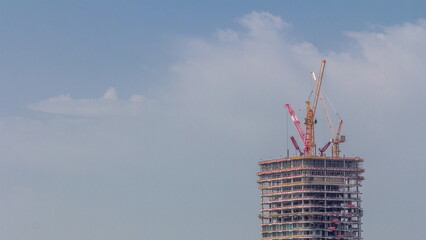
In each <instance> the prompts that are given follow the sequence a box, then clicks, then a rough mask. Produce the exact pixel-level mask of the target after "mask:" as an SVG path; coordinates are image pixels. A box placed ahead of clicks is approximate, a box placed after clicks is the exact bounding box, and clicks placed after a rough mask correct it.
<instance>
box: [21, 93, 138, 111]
mask: <svg viewBox="0 0 426 240" xmlns="http://www.w3.org/2000/svg"><path fill="white" fill-rule="evenodd" d="M143 101H144V98H143V97H142V96H140V95H132V97H131V98H130V100H120V99H118V97H117V93H116V90H115V88H113V87H110V88H108V89H107V90H106V92H105V94H104V95H103V97H102V98H99V99H74V98H72V97H71V96H69V95H59V96H56V97H52V98H49V99H47V100H43V101H41V102H39V103H36V104H31V105H29V108H30V109H31V110H34V111H40V112H46V113H55V114H64V115H74V116H84V117H98V116H108V115H118V114H138V113H140V112H141V110H142V107H143Z"/></svg>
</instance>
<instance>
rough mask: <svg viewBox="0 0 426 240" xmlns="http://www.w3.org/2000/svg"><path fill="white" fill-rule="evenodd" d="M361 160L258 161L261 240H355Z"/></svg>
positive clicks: (358, 223) (358, 224)
mask: <svg viewBox="0 0 426 240" xmlns="http://www.w3.org/2000/svg"><path fill="white" fill-rule="evenodd" d="M363 161H364V160H363V159H362V158H358V157H354V158H349V157H322V156H295V157H288V158H280V159H272V160H266V161H261V162H259V165H260V172H258V173H257V175H258V176H259V177H260V179H259V180H258V181H257V182H258V183H259V188H260V190H261V202H260V204H261V210H260V212H261V213H260V214H259V218H260V219H261V239H262V240H279V239H293V240H302V239H304V240H306V239H312V240H325V239H345V240H361V239H362V237H361V232H362V231H361V217H362V208H361V192H360V187H361V182H362V180H364V177H363V176H361V175H362V173H363V172H364V169H363V167H362V163H363Z"/></svg>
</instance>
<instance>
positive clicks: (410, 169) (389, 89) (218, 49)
mask: <svg viewBox="0 0 426 240" xmlns="http://www.w3.org/2000/svg"><path fill="white" fill-rule="evenodd" d="M424 9H426V3H425V2H423V1H404V2H402V1H368V3H367V2H366V1H351V0H348V1H333V0H330V1H327V2H324V1H322V2H321V1H308V0H300V1H291V0H265V1H254V0H253V1H251V0H248V1H221V0H218V1H203V2H200V1H189V0H188V1H185V0H182V1H179V2H172V1H161V0H157V1H30V0H28V1H19V2H18V1H1V2H0V29H1V31H0V83H1V88H0V156H1V158H0V196H1V197H0V213H1V214H0V223H1V224H0V225H1V226H2V227H1V231H0V237H1V238H2V239H11V240H22V239H33V240H39V239H40V240H42V239H43V240H53V239H55V240H56V239H61V240H76V239H78V240H86V239H87V240H88V239H105V240H114V239H128V240H133V239H152V240H157V239H158V240H163V239H170V240H184V239H185V240H186V239H196V238H202V239H204V240H217V239H223V240H227V239H232V240H239V239H241V240H242V239H244V240H255V239H259V237H260V234H259V230H260V228H259V223H260V221H259V219H258V218H257V215H258V211H259V208H260V206H259V196H258V195H259V190H258V188H257V183H256V180H257V176H256V172H257V171H258V170H259V169H258V165H257V162H258V161H259V160H261V159H262V160H265V159H270V158H278V157H281V156H284V155H285V154H286V151H287V148H290V152H292V153H293V152H294V149H292V148H291V147H290V146H288V145H289V144H288V142H289V141H288V137H289V136H290V135H296V134H297V133H296V131H295V129H294V127H293V125H292V124H291V122H289V118H288V115H287V113H286V110H285V108H284V104H286V103H289V104H291V105H292V106H293V107H294V108H295V109H297V113H298V115H299V118H301V117H302V116H303V111H299V110H298V109H302V108H303V107H304V101H305V100H306V99H307V98H308V96H309V93H310V92H311V90H312V79H311V76H310V72H311V71H315V72H318V70H319V67H320V63H321V60H322V59H327V65H326V69H325V75H324V80H323V91H324V93H325V94H326V95H327V97H328V98H329V99H330V102H332V104H333V106H334V108H335V109H336V110H337V111H338V112H339V115H340V116H341V117H342V119H343V121H344V126H343V134H344V135H346V139H347V142H345V143H344V144H342V146H341V147H342V151H343V153H344V154H345V155H346V156H361V157H363V158H364V159H365V163H364V167H365V169H366V172H365V177H366V180H365V181H364V183H363V187H362V191H363V203H362V204H363V208H364V217H363V230H364V232H363V237H364V239H387V240H394V239H395V240H396V239H405V238H407V237H409V238H413V239H414V238H416V239H423V238H424V236H423V233H422V231H421V230H419V229H421V227H422V221H421V220H422V219H423V215H424V213H425V212H426V207H425V204H424V203H425V202H426V191H425V190H426V188H425V186H424V184H423V181H424V173H425V172H426V163H425V161H423V159H422V157H421V156H422V154H423V151H422V149H423V147H424V146H425V144H426V140H425V139H424V137H423V135H424V134H423V133H424V130H423V128H422V126H423V121H424V120H425V119H426V114H425V111H423V107H422V104H423V103H424V102H425V100H426V97H425V96H424V92H425V91H426V85H425V83H424V82H425V80H426V79H425V77H424V72H423V67H424V64H425V62H426V57H425V56H426V16H425V13H424ZM334 121H336V119H335V118H334ZM318 122H319V123H318V124H317V133H318V138H317V142H318V144H320V145H322V144H325V143H326V142H327V141H328V138H330V136H329V134H328V130H327V125H326V121H325V119H324V118H320V117H319V118H318Z"/></svg>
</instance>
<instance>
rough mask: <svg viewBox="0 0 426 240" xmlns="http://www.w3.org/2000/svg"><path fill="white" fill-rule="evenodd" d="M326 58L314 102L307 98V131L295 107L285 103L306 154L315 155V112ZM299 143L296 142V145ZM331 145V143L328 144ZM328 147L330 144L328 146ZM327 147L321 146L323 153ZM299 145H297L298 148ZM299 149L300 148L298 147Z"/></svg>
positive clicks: (322, 64)
mask: <svg viewBox="0 0 426 240" xmlns="http://www.w3.org/2000/svg"><path fill="white" fill-rule="evenodd" d="M325 63H326V60H322V62H321V67H320V71H319V75H318V80H317V81H315V95H314V101H313V103H312V107H311V102H310V101H309V100H307V101H306V102H305V103H306V117H305V122H304V124H305V125H306V132H305V131H303V129H302V127H301V125H300V121H299V119H298V118H297V116H296V113H295V112H294V110H293V108H292V107H291V106H290V105H289V104H285V107H286V108H287V110H288V112H289V114H290V116H291V119H292V120H293V123H294V125H295V126H296V129H297V132H298V133H299V136H300V138H301V139H302V142H303V145H304V149H303V150H304V151H303V155H305V156H314V155H315V134H314V125H315V123H316V120H315V112H316V109H317V105H318V99H319V98H320V93H321V83H322V78H323V75H324V68H325ZM292 142H293V144H295V139H294V138H292ZM296 145H297V143H296V144H295V147H296ZM328 145H330V144H328ZM327 147H328V146H327ZM327 147H325V148H324V147H323V148H321V150H320V151H321V154H322V153H323V152H324V151H325V150H326V149H327ZM297 148H298V147H296V149H297ZM298 150H299V149H298Z"/></svg>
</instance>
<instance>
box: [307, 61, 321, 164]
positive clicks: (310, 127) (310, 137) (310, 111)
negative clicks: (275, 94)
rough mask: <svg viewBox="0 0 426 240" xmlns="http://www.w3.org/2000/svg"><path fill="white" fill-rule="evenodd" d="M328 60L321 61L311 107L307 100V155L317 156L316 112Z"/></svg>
mask: <svg viewBox="0 0 426 240" xmlns="http://www.w3.org/2000/svg"><path fill="white" fill-rule="evenodd" d="M325 63H326V60H322V62H321V68H320V72H319V75H318V79H317V81H316V82H315V95H314V102H313V104H312V107H311V103H310V101H306V102H305V103H306V118H305V125H306V141H305V142H306V151H305V155H307V156H315V150H316V149H315V146H316V145H315V131H314V125H315V123H316V120H315V112H316V109H317V105H318V98H319V96H320V93H321V83H322V78H323V75H324V68H325Z"/></svg>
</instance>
